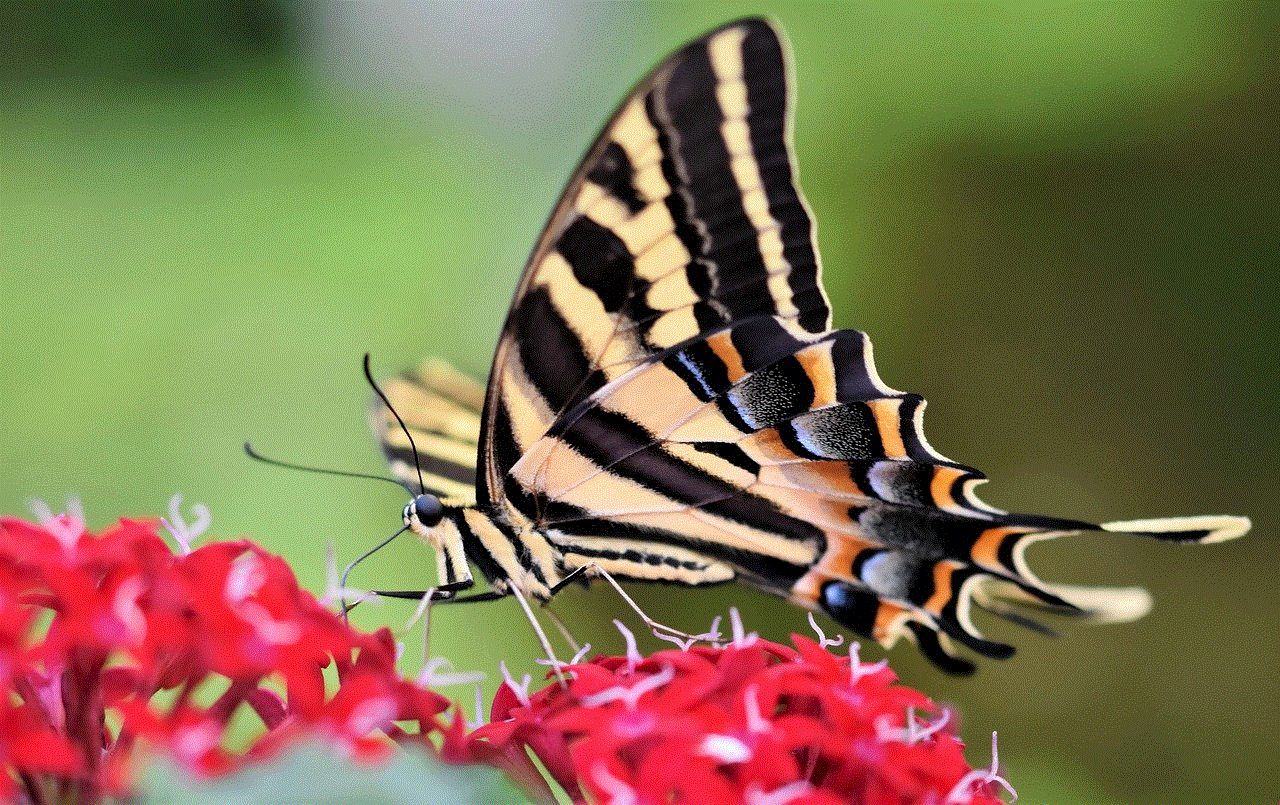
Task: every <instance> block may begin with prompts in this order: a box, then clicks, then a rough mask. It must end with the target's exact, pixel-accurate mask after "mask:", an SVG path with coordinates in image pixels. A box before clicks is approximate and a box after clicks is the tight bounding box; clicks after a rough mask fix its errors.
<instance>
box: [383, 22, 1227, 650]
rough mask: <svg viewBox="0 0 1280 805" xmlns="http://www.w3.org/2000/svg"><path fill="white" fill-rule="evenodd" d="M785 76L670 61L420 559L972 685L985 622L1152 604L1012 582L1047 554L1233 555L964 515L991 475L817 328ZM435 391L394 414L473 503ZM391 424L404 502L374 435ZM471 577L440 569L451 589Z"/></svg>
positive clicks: (509, 364) (617, 119) (781, 69)
mask: <svg viewBox="0 0 1280 805" xmlns="http://www.w3.org/2000/svg"><path fill="white" fill-rule="evenodd" d="M788 76H789V72H788V69H787V63H786V55H785V53H784V49H783V45H782V43H781V40H780V38H779V36H778V34H777V33H776V32H775V31H774V29H773V28H772V27H771V26H770V25H769V24H768V23H766V22H764V21H762V20H744V21H741V22H736V23H733V24H730V25H728V26H725V27H723V28H721V29H719V30H716V31H713V32H711V33H710V34H708V35H707V36H705V37H704V38H702V39H700V40H698V41H696V42H693V43H692V44H690V45H688V46H687V47H685V48H684V49H682V50H680V51H679V52H677V53H675V54H674V55H672V56H671V57H670V58H669V59H667V60H666V61H665V62H663V63H662V64H661V65H660V66H659V67H658V68H657V69H656V70H654V72H653V73H651V74H650V75H649V76H648V78H646V79H645V80H644V81H643V82H642V83H641V84H640V85H639V86H638V87H637V88H636V89H635V90H634V91H633V92H632V94H631V95H630V96H629V97H628V98H627V99H626V101H625V102H624V103H623V104H622V106H621V107H620V108H619V110H618V111H617V112H616V113H615V114H614V116H613V117H612V119H611V120H610V121H609V123H608V124H607V125H606V126H605V128H604V131H603V132H602V133H601V135H600V137H599V139H598V140H597V141H596V143H595V145H594V146H593V147H592V148H591V150H590V151H589V152H588V154H587V157H586V159H585V160H584V161H583V163H582V165H581V166H580V167H579V169H578V171H577V172H576V173H575V175H574V178H573V179H572V181H571V182H570V183H569V186H568V188H567V189H566V190H565V193H564V195H563V197H562V198H561V200H560V202H559V204H558V205H557V206H556V208H555V211H554V212H553V214H552V216H551V219H550V221H549V223H548V225H547V227H546V230H545V231H544V233H543V235H542V238H541V239H540V241H539V243H538V245H537V248H536V249H535V250H534V253H533V256H532V258H531V259H530V262H529V264H528V266H527V267H526V269H525V272H524V275H523V277H522V279H521V281H520V284H519V287H518V289H517V291H516V295H515V299H514V300H513V302H512V305H511V310H510V313H509V315H508V318H507V321H506V324H505V325H504V328H503V331H502V334H501V337H500V341H499V345H498V349H497V353H496V356H495V359H494V363H493V368H492V371H491V374H490V377H489V384H488V389H487V392H486V394H485V395H484V408H483V412H482V414H481V416H480V417H479V419H478V436H477V437H476V442H475V443H474V444H475V446H476V447H477V448H478V453H476V454H474V455H477V457H478V462H479V472H478V473H476V474H475V482H476V486H475V499H474V502H475V506H474V507H473V508H460V509H457V510H453V509H448V510H447V511H446V512H445V514H444V515H443V517H444V524H443V525H442V526H440V528H442V529H444V531H433V530H432V528H431V527H428V526H426V525H422V527H421V528H420V529H418V530H420V533H422V534H423V535H424V536H426V537H427V538H428V539H429V540H430V541H432V543H433V545H436V546H437V550H445V551H446V552H447V551H449V550H453V551H454V552H455V553H456V552H458V551H460V550H466V551H467V556H468V557H469V558H470V559H471V560H472V561H473V562H475V563H476V564H477V565H478V566H480V567H481V568H482V569H483V570H484V572H485V574H486V575H487V576H488V577H489V578H490V581H492V582H495V586H496V587H497V588H499V589H503V590H505V589H509V588H510V587H512V586H514V587H516V588H518V589H519V590H521V591H524V592H527V593H529V594H532V595H534V596H538V597H545V596H547V595H550V594H551V592H552V591H554V589H556V584H557V582H558V581H559V580H562V579H564V578H566V577H568V576H569V575H570V574H572V573H574V572H575V571H585V572H586V573H587V575H588V576H589V575H591V574H592V573H598V572H601V571H604V572H609V573H611V574H613V575H615V576H618V577H622V578H630V579H640V580H649V581H666V582H674V583H681V584H688V585H697V584H709V583H716V582H723V581H729V580H732V579H737V580H740V581H744V582H746V583H749V584H752V585H755V586H758V587H760V588H763V589H765V590H768V591H770V592H773V593H776V594H778V595H780V596H782V597H785V598H788V599H790V600H792V601H794V602H795V603H797V604H799V605H801V606H804V607H807V608H810V609H814V610H820V611H825V612H827V613H829V614H830V615H832V616H833V617H834V618H835V619H836V620H838V621H840V622H841V623H843V624H845V625H846V626H848V627H850V628H852V629H854V630H855V631H857V632H858V633H860V634H863V635H867V636H870V637H873V638H875V639H877V640H879V641H880V642H882V643H884V644H886V645H887V644H890V643H892V642H894V641H895V640H897V639H898V638H900V637H907V638H909V639H911V640H913V641H915V642H916V643H917V644H918V645H919V646H920V647H921V649H922V650H923V651H924V652H925V653H926V654H927V655H928V656H929V657H930V658H932V659H933V660H934V661H935V662H937V663H939V664H940V665H942V666H943V667H945V668H948V669H950V670H953V671H958V672H963V671H967V670H969V669H970V668H971V666H970V665H969V663H967V662H966V661H964V660H962V659H960V658H958V657H957V656H956V655H955V652H954V648H953V646H952V640H954V641H957V642H959V643H961V644H963V645H965V646H967V647H968V648H970V649H972V650H975V651H977V652H979V653H981V654H984V655H988V656H997V657H998V656H1007V655H1008V654H1009V653H1011V652H1012V649H1011V648H1010V647H1009V646H1006V645H1003V644H1000V643H995V642H992V641H989V640H987V639H985V638H983V637H982V636H981V635H980V634H979V633H978V631H977V629H976V628H975V626H974V624H973V622H972V619H971V617H970V607H971V605H972V603H973V602H975V601H976V602H978V603H979V604H981V605H983V606H985V607H987V608H989V609H992V610H995V611H997V612H1009V609H1008V604H1009V602H1019V603H1033V604H1036V605H1038V606H1041V607H1049V608H1052V609H1056V610H1059V611H1062V612H1067V613H1074V614H1080V615H1089V616H1092V617H1096V618H1100V619H1123V618H1129V617H1136V616H1138V615H1140V614H1142V612H1143V611H1145V608H1146V605H1147V599H1146V596H1145V593H1143V592H1142V591H1140V590H1093V591H1091V590H1082V589H1077V588H1068V587H1063V586H1057V585H1050V584H1046V583H1044V582H1041V581H1040V580H1039V579H1037V578H1036V577H1035V576H1034V575H1033V574H1032V573H1031V571H1030V570H1029V569H1028V567H1027V566H1026V562H1025V560H1024V556H1023V554H1024V552H1025V549H1026V546H1027V545H1029V544H1030V543H1032V542H1034V541H1037V540H1041V539H1046V538H1049V537H1053V536H1059V535H1061V534H1066V533H1073V532H1079V531H1088V530H1099V529H1100V528H1107V529H1111V530H1129V531H1139V532H1143V533H1148V534H1153V535H1156V536H1160V537H1162V538H1165V539H1173V540H1178V541H1185V542H1204V541H1212V540H1217V539H1226V538H1229V537H1231V536H1235V535H1237V534H1239V533H1243V530H1244V528H1246V527H1247V521H1243V520H1242V519H1240V518H1230V517H1218V518H1213V517H1210V518H1181V519H1170V520H1150V521H1143V522H1140V523H1130V524H1113V525H1111V526H1106V527H1099V526H1094V525H1091V524H1088V523H1081V522H1076V521H1071V520H1063V519H1057V518H1047V517H1038V516H1029V515H1012V514H1007V513H1004V512H1001V511H998V510H996V509H993V508H991V507H989V506H987V505H986V504H984V503H982V502H981V501H980V500H979V499H978V498H977V497H976V495H975V494H974V488H975V486H976V485H977V484H978V483H980V482H981V481H982V480H983V477H982V475H981V474H980V473H978V472H977V471H975V470H973V469H970V468H968V467H965V466H963V465H960V464H957V463H955V462H953V461H950V460H949V459H946V458H944V457H943V456H941V455H940V454H938V453H937V452H936V451H934V450H933V449H932V448H931V447H930V446H929V444H928V442H927V441H926V440H925V437H924V433H923V430H922V419H921V415H922V412H923V410H924V400H923V399H922V398H921V397H919V396H918V395H915V394H908V393H903V392H899V391H895V390H894V389H891V388H889V387H888V386H886V385H885V384H884V383H883V382H882V381H881V380H880V379H879V377H878V375H877V373H876V370H875V366H874V363H873V361H872V355H871V344H870V342H869V340H868V339H867V338H866V336H865V335H863V334H862V333H858V332H854V331H849V330H831V329H829V320H830V311H829V306H828V302H827V298H826V295H825V294H824V292H823V290H822V288H821V285H820V283H819V280H820V273H821V272H820V268H819V261H818V255H817V249H816V247H815V244H814V226H813V222H812V219H811V217H810V214H809V211H808V208H807V206H806V204H805V202H804V200H803V198H802V197H801V195H800V192H799V189H798V188H797V186H796V183H795V167H794V164H793V159H792V153H791V149H790V144H789V138H790V131H789V130H790V125H791V124H790V103H791V90H790V87H789V84H788V81H789V79H788ZM441 371H443V370H441ZM425 374H430V373H419V379H418V380H416V381H410V380H404V381H400V382H399V384H398V385H395V386H393V387H391V388H389V391H390V392H391V397H392V401H393V403H394V404H395V405H396V406H397V407H398V408H400V407H402V406H403V408H404V409H409V411H410V417H409V418H410V419H411V422H410V424H411V426H413V428H414V429H416V430H417V431H418V432H419V433H420V434H421V435H422V438H424V439H427V440H428V445H429V446H428V447H427V448H426V449H425V450H423V449H422V445H421V444H419V449H420V450H422V452H423V453H424V454H425V455H426V456H427V458H426V459H425V460H424V470H425V472H426V473H428V474H429V476H430V478H431V480H429V481H428V482H427V484H426V485H427V487H428V488H431V489H437V490H440V491H444V492H446V493H448V494H449V495H452V496H454V497H461V498H463V499H464V500H465V497H464V496H463V495H461V494H460V492H461V491H462V490H464V489H465V488H466V486H467V482H468V481H469V480H470V479H471V477H472V476H471V473H472V472H473V471H474V470H475V466H474V465H467V463H466V462H465V461H463V460H462V459H463V458H465V455H466V448H469V447H470V446H471V445H472V443H471V442H470V441H468V440H469V439H471V438H472V436H473V434H475V433H476V431H475V430H474V429H473V427H474V426H475V425H476V424H477V420H476V419H475V418H474V411H475V409H474V406H473V405H472V403H473V402H474V401H475V398H476V395H475V394H474V390H472V391H471V392H469V393H467V394H461V393H458V392H456V391H453V392H448V391H444V392H442V387H443V386H444V385H446V384H445V383H444V382H443V381H441V380H439V379H438V378H439V376H445V375H438V376H437V377H436V379H423V377H424V375H425ZM450 385H452V384H450ZM411 395H417V396H416V397H414V396H411ZM464 397H465V398H466V399H465V400H464V399H462V398H464ZM402 412H403V409H402ZM464 418H465V419H466V422H467V427H466V428H462V427H459V428H457V429H456V430H455V429H453V428H452V427H451V424H450V423H461V422H462V420H463V419H464ZM379 422H380V427H381V433H382V435H383V440H384V444H385V445H386V447H387V450H388V454H389V455H390V456H391V458H392V460H393V462H395V465H396V468H397V473H398V474H399V475H400V476H401V477H402V478H405V479H406V480H407V481H409V482H410V483H411V485H416V480H415V476H414V474H413V473H412V472H411V470H412V469H413V467H412V464H411V458H410V457H409V455H408V454H407V453H406V452H405V447H406V445H405V444H404V443H402V442H399V441H397V439H398V438H399V437H396V436H395V434H394V433H393V432H392V431H391V430H390V429H389V422H390V421H389V420H388V419H387V417H386V414H385V412H380V414H379ZM464 431H465V433H464ZM454 448H461V449H459V450H454ZM450 451H453V452H450ZM433 484H434V485H433ZM450 545H453V546H463V547H462V548H457V547H455V548H452V549H450V548H449V547H448V546H450ZM440 546H444V547H443V548H442V547H440ZM458 566H459V561H458V557H457V556H453V557H451V558H449V560H448V561H444V562H443V564H442V567H444V568H446V569H448V573H449V574H450V578H452V579H458V578H463V577H464V576H465V573H466V571H465V569H458ZM468 578H469V577H468ZM1010 614H1011V616H1013V617H1016V615H1013V614H1012V613H1011V612H1010Z"/></svg>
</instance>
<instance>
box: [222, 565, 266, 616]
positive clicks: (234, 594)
mask: <svg viewBox="0 0 1280 805" xmlns="http://www.w3.org/2000/svg"><path fill="white" fill-rule="evenodd" d="M266 583H267V574H266V573H264V572H263V571H262V562H261V561H260V560H259V559H258V557H257V555H256V554H252V553H246V554H242V555H241V556H237V557H236V559H235V561H234V562H232V563H231V569H230V570H228V571H227V581H226V586H225V588H224V592H223V595H225V596H226V598H227V601H229V602H231V603H233V604H238V603H240V602H241V601H243V600H245V599H246V598H248V597H249V596H251V595H254V594H256V593H257V592H258V590H261V589H262V585H264V584H266Z"/></svg>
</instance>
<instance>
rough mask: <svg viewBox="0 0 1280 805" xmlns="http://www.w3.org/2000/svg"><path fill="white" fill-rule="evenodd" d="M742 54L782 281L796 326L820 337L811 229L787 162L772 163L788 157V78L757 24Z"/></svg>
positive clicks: (769, 37) (773, 41) (823, 313)
mask: <svg viewBox="0 0 1280 805" xmlns="http://www.w3.org/2000/svg"><path fill="white" fill-rule="evenodd" d="M742 50H743V54H742V55H743V58H742V61H743V80H744V81H745V83H746V87H747V105H748V107H749V108H750V110H751V112H750V114H749V116H748V118H747V127H748V131H749V133H750V137H751V147H752V150H753V151H754V152H755V154H756V159H757V161H758V162H760V164H761V168H760V175H761V179H762V180H763V182H764V187H765V196H766V197H767V198H768V199H769V213H770V215H772V216H773V218H774V220H776V221H778V222H780V223H781V224H782V232H781V238H782V242H783V257H784V258H785V259H786V261H787V265H788V266H790V268H791V271H790V273H789V274H788V276H787V282H788V284H789V285H790V287H791V295H792V301H793V303H794V304H795V305H796V307H797V308H798V309H799V310H800V311H801V313H800V317H799V323H800V326H801V327H803V328H804V329H806V330H808V331H809V332H811V333H817V332H821V331H823V330H825V329H826V328H827V325H828V320H829V318H830V312H829V310H828V308H827V304H826V299H825V298H824V295H823V294H822V292H821V290H820V289H819V288H818V261H817V256H816V255H815V254H814V251H813V226H812V223H811V222H810V220H809V215H808V213H807V212H806V211H805V209H804V204H803V203H802V202H801V201H800V193H799V191H798V190H797V189H796V187H795V182H794V179H793V177H792V175H791V165H790V159H789V158H788V159H787V160H775V158H774V157H775V156H776V155H786V154H788V149H787V144H786V116H787V80H786V75H787V73H786V63H785V59H784V56H783V53H782V47H781V45H780V44H779V42H778V39H777V37H776V36H775V35H774V33H773V31H772V30H770V29H769V28H768V27H767V26H762V25H761V26H750V27H749V28H748V29H747V36H746V38H745V39H744V40H743V45H742ZM766 168H767V169H766Z"/></svg>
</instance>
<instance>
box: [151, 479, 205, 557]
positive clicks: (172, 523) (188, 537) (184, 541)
mask: <svg viewBox="0 0 1280 805" xmlns="http://www.w3.org/2000/svg"><path fill="white" fill-rule="evenodd" d="M191 511H192V513H193V514H195V516H196V519H195V522H194V523H192V524H191V525H189V526H188V525H187V523H186V521H185V520H183V519H182V495H181V494H177V495H174V496H173V497H171V498H169V517H168V519H166V518H164V517H161V518H160V522H161V523H163V524H164V527H165V529H166V530H167V531H168V532H169V536H171V537H173V540H174V542H176V543H178V547H179V548H180V549H181V552H182V554H183V555H186V554H189V553H191V544H192V543H194V542H195V541H196V540H197V539H199V538H200V536H201V535H202V534H204V532H206V531H208V530H209V524H210V523H212V522H213V515H212V514H210V513H209V507H208V506H205V505H204V504H203V503H193V504H191Z"/></svg>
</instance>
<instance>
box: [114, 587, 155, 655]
mask: <svg viewBox="0 0 1280 805" xmlns="http://www.w3.org/2000/svg"><path fill="white" fill-rule="evenodd" d="M146 589H147V585H146V582H144V581H143V580H142V577H141V576H130V577H129V578H127V579H125V580H124V581H122V582H120V586H119V587H117V588H116V594H115V597H114V599H113V600H112V602H111V611H112V613H114V614H115V616H116V617H117V618H118V619H119V620H120V623H121V624H122V625H123V626H124V630H125V633H126V634H127V635H128V638H129V642H130V643H132V644H133V645H135V646H136V645H138V644H139V643H141V642H142V639H143V638H144V637H146V635H147V617H146V615H144V614H143V613H142V607H140V606H138V596H140V595H142V592H143V591H144V590H146Z"/></svg>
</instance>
